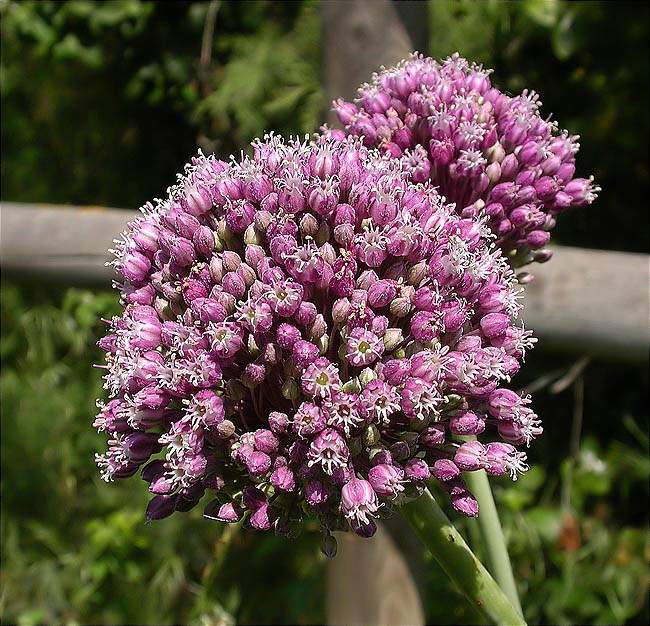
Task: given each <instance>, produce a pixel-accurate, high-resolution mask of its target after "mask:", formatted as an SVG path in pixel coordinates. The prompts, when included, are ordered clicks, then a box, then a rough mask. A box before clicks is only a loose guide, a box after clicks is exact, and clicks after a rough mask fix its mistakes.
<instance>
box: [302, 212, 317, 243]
mask: <svg viewBox="0 0 650 626" xmlns="http://www.w3.org/2000/svg"><path fill="white" fill-rule="evenodd" d="M318 226H319V224H318V220H317V219H316V218H315V217H314V216H313V215H312V214H311V213H305V214H304V215H303V216H302V218H301V219H300V224H299V225H298V227H299V228H300V234H301V235H302V236H303V237H314V236H315V235H316V233H317V232H318Z"/></svg>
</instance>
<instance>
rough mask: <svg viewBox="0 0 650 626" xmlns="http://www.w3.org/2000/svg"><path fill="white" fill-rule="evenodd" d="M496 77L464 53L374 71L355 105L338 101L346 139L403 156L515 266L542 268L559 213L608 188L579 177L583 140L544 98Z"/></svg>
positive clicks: (408, 167) (416, 177)
mask: <svg viewBox="0 0 650 626" xmlns="http://www.w3.org/2000/svg"><path fill="white" fill-rule="evenodd" d="M490 73H491V70H485V69H483V67H481V66H480V65H475V64H471V63H469V62H468V61H466V60H465V59H463V58H461V57H460V56H459V55H458V54H454V55H452V56H451V57H449V58H447V59H445V60H444V61H443V62H440V63H439V62H437V61H435V60H433V59H430V58H426V57H424V56H422V55H419V54H413V55H412V56H411V57H409V58H408V59H405V60H403V61H401V62H400V63H398V64H397V65H396V66H395V67H391V68H387V69H382V70H381V71H380V72H379V73H377V74H374V75H373V76H372V80H371V82H370V83H369V84H365V85H362V86H361V87H360V88H359V90H358V98H357V99H356V101H355V103H352V102H346V101H344V100H336V101H335V102H334V103H333V109H334V111H335V112H336V114H337V115H338V118H339V120H340V121H341V123H342V124H343V125H344V127H345V132H346V133H348V134H350V135H353V136H356V137H361V138H363V141H364V144H365V145H367V146H376V147H378V148H380V149H381V150H382V151H384V152H385V153H386V154H388V155H390V156H391V157H393V158H396V159H400V160H401V161H402V164H403V167H404V169H405V171H407V172H408V173H409V176H410V178H411V180H412V181H413V182H415V183H421V182H425V181H430V182H431V183H432V184H433V185H434V186H436V187H437V188H438V189H439V190H440V192H441V193H442V194H444V195H445V196H446V197H447V198H448V199H449V200H450V201H451V202H454V203H455V204H456V211H457V212H458V213H459V214H460V215H462V216H463V217H470V218H476V217H478V218H480V220H481V223H486V224H488V225H489V227H490V229H491V231H492V232H493V233H494V235H495V237H496V239H497V243H498V245H499V246H500V247H501V248H502V249H503V250H504V251H505V252H506V253H512V261H513V263H515V264H516V265H523V264H525V263H528V262H530V261H540V262H542V261H545V260H547V259H548V258H549V256H550V252H549V251H548V250H546V249H545V248H544V246H546V244H547V243H548V241H549V237H550V235H549V231H550V230H551V229H552V228H553V227H554V226H555V222H556V219H557V216H558V215H559V214H560V213H562V212H564V211H566V210H567V209H570V208H572V207H582V206H586V205H588V204H591V203H592V202H593V201H594V200H595V199H596V197H597V195H598V192H599V191H600V188H599V187H598V186H596V185H595V184H594V182H593V178H575V177H574V176H575V169H576V167H575V157H576V153H577V152H578V149H579V147H580V145H579V143H578V137H577V136H571V135H569V133H568V132H567V131H560V130H559V129H558V126H557V123H556V122H554V121H551V120H550V119H549V118H542V117H541V115H540V107H541V104H542V103H541V102H540V100H539V97H538V95H537V94H536V93H535V92H532V91H528V90H524V91H523V92H522V93H521V94H520V95H518V96H509V95H506V94H505V93H503V92H502V91H500V90H499V89H498V88H496V87H494V86H493V85H492V82H491V80H490ZM379 204H380V206H381V207H385V206H387V204H386V203H381V202H380V203H379ZM396 228H397V230H399V227H398V226H396ZM364 237H365V235H363V236H362V237H361V238H360V239H359V241H360V242H362V243H363V242H364ZM407 239H408V238H405V236H404V234H400V235H399V236H398V241H399V243H398V244H397V246H398V247H400V246H406V249H409V244H408V243H406V242H407ZM364 245H365V246H366V247H368V246H369V245H370V244H369V243H367V242H366V243H364ZM393 245H395V244H393ZM380 249H381V246H379V247H376V248H374V249H373V250H372V253H373V254H375V255H380V252H378V251H377V250H380Z"/></svg>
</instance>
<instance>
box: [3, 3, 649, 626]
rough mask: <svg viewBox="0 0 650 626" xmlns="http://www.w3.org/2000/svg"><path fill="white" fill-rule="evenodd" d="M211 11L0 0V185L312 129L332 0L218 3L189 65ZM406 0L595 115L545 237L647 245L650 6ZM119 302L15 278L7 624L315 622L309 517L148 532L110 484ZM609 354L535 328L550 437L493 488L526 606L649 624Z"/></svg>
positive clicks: (110, 198) (442, 33)
mask: <svg viewBox="0 0 650 626" xmlns="http://www.w3.org/2000/svg"><path fill="white" fill-rule="evenodd" d="M208 7H209V3H208V2H145V1H141V0H112V1H109V2H100V1H91V0H67V1H64V2H54V1H48V0H44V1H30V0H26V1H23V2H16V1H11V0H0V17H1V19H2V66H1V74H0V89H1V94H2V171H1V174H2V199H3V200H12V201H24V202H52V203H78V204H97V205H106V206H117V207H125V208H136V207H138V206H140V205H141V204H142V203H144V202H145V201H146V200H148V199H149V198H151V197H154V196H158V195H161V194H162V193H163V191H164V189H165V188H166V187H167V186H168V185H169V184H170V183H172V182H173V180H174V176H175V173H176V172H177V171H178V170H179V169H180V168H181V167H182V164H183V163H184V162H185V161H186V160H187V158H188V157H189V155H191V154H192V152H193V151H194V150H195V149H196V146H197V145H200V146H202V147H203V149H204V150H210V151H217V152H218V153H220V154H222V155H227V154H230V153H231V152H237V151H239V150H240V149H242V148H243V147H244V146H245V145H246V143H247V142H248V141H249V140H250V139H252V138H253V137H255V136H257V135H260V134H262V133H263V132H264V131H266V130H276V131H278V132H281V133H284V134H289V133H305V132H312V131H314V130H316V129H317V128H318V126H319V123H320V121H321V120H322V119H324V111H325V108H326V103H324V102H323V99H322V91H321V61H320V59H321V54H320V46H321V42H320V19H319V3H318V2H312V1H309V2H271V1H263V0H261V1H255V2H252V1H251V2H226V1H222V2H220V3H219V5H218V14H217V20H216V28H215V34H214V38H213V44H212V46H211V49H210V55H209V56H210V59H209V61H208V62H206V58H205V56H204V58H203V62H201V43H202V36H203V30H204V25H205V22H206V14H207V11H208ZM413 11H415V12H416V14H417V13H418V12H419V15H420V16H422V15H424V16H427V15H428V16H429V19H428V21H426V24H425V26H426V28H425V27H423V23H424V22H423V20H422V19H419V21H418V19H415V20H413V19H409V18H408V15H409V14H410V15H411V16H412V15H413ZM400 12H402V13H404V15H405V18H407V23H409V24H412V25H414V26H412V31H413V32H412V35H413V39H414V41H416V43H417V45H418V46H419V47H420V48H421V49H422V51H423V52H428V53H431V54H432V55H433V56H436V57H443V56H446V55H448V54H450V53H452V52H454V51H455V50H459V51H460V52H461V53H463V54H465V55H467V56H468V57H470V58H472V59H475V60H478V61H481V62H483V63H485V64H486V65H488V66H490V67H494V68H495V80H496V82H497V83H498V84H500V85H501V86H502V87H503V88H505V89H507V90H508V91H511V92H517V91H521V90H522V89H523V88H526V87H528V88H532V89H535V90H536V91H538V92H540V93H541V95H542V100H543V102H544V107H543V110H544V111H545V112H547V113H551V112H552V113H553V114H554V116H555V117H556V118H557V119H558V120H559V121H560V124H561V125H562V126H563V127H566V128H568V129H570V130H571V132H574V133H579V134H580V135H581V137H582V139H581V143H582V146H583V148H582V151H581V153H580V158H579V170H580V173H582V174H583V175H587V174H590V173H593V174H594V175H595V177H596V179H597V180H598V182H599V183H600V184H601V186H602V187H603V192H602V194H601V197H600V199H599V200H598V202H597V203H596V204H595V205H594V206H593V207H591V208H589V209H586V210H582V211H577V212H575V213H573V214H571V215H566V216H563V219H561V220H560V221H559V225H558V228H557V229H556V231H555V233H556V234H555V238H556V241H558V242H560V243H564V244H567V245H574V246H584V247H592V248H602V249H612V250H625V251H633V252H647V251H648V221H647V220H648V213H647V189H648V158H647V156H648V155H647V150H648V147H647V146H648V7H647V4H646V3H645V2H563V1H555V0H524V1H523V2H518V3H510V2H497V1H494V0H488V1H484V2H470V1H457V2H447V1H445V0H438V1H432V2H429V3H427V2H422V3H419V5H418V6H416V7H415V8H413V7H412V6H410V7H407V6H406V5H404V6H402V7H400ZM416 18H417V15H416ZM629 279H630V280H638V279H640V277H629ZM116 306H117V302H116V296H115V294H113V293H110V292H108V291H105V290H88V289H78V288H65V287H63V286H59V285H45V284H40V283H34V282H30V283H26V282H25V283H23V282H18V281H17V280H16V279H12V280H3V284H2V338H1V342H0V356H1V357H2V374H1V376H0V393H1V395H2V569H1V582H2V590H1V592H0V614H1V615H2V618H3V621H5V622H7V623H20V624H25V625H29V624H39V623H61V622H66V623H73V622H74V623H114V624H120V623H149V624H154V623H156V624H163V623H165V624H166V623H193V624H203V625H211V624H229V623H233V622H235V621H236V622H238V623H319V622H320V623H322V622H323V620H324V619H325V616H324V594H325V591H324V576H323V574H324V567H325V564H324V560H323V558H322V557H321V556H320V555H319V550H318V542H319V538H318V535H317V534H316V533H315V532H314V529H307V530H306V532H305V533H304V534H303V535H302V537H301V538H300V539H299V540H297V541H296V542H294V543H288V542H287V541H285V540H283V539H278V538H275V537H271V536H261V535H259V534H252V533H246V532H234V531H232V530H228V529H227V530H225V531H224V529H223V528H222V527H220V526H218V525H215V524H212V523H210V522H208V521H204V520H202V519H201V512H200V510H195V511H193V512H192V513H190V514H186V515H181V514H177V515H175V516H173V517H172V518H170V519H167V520H164V521H162V522H158V523H155V524H152V525H150V526H146V525H144V523H143V513H142V511H143V509H144V504H145V501H146V494H145V489H144V488H143V487H142V485H139V484H138V481H137V480H136V479H133V480H131V481H128V482H127V483H123V484H113V485H105V484H103V483H101V481H100V480H99V478H98V476H97V472H96V470H95V468H94V464H93V461H92V455H93V453H94V451H95V450H97V449H98V448H99V447H101V443H100V438H99V437H98V436H96V435H95V433H94V431H93V430H92V428H91V426H90V423H91V421H92V416H93V414H94V410H95V408H94V400H95V398H96V397H98V396H100V395H101V381H100V374H99V373H98V371H97V370H95V369H93V368H91V367H90V365H91V363H93V362H98V361H99V359H100V358H101V357H100V355H99V354H98V352H97V349H96V348H95V341H96V340H97V338H98V336H99V335H100V333H101V328H100V323H99V321H98V320H99V318H100V317H101V316H108V315H110V314H111V312H112V311H114V310H116ZM618 356H619V355H615V354H613V355H611V357H612V358H611V359H607V360H602V361H593V360H592V361H588V362H587V361H585V360H581V358H582V355H580V354H575V355H573V356H572V357H571V356H559V355H552V354H548V353H545V352H544V350H543V346H541V347H538V349H537V350H536V351H534V352H533V353H532V354H531V356H530V358H529V360H528V363H527V365H526V367H525V368H524V372H523V373H522V374H521V375H520V376H519V380H518V381H517V382H518V383H519V385H520V386H521V387H524V386H531V385H532V386H533V388H534V389H536V391H535V394H534V396H535V406H536V408H537V410H538V412H539V413H540V414H541V415H542V417H543V418H544V421H545V428H546V432H545V436H544V437H543V438H542V439H541V440H540V441H539V442H537V443H536V444H535V446H534V447H533V448H532V449H531V451H530V457H531V461H532V462H533V468H532V469H531V471H530V472H529V474H528V475H527V476H526V477H524V478H523V479H521V480H520V481H518V482H517V483H516V484H515V485H510V484H506V483H505V482H498V483H497V484H496V485H495V493H496V497H497V499H498V500H499V502H500V507H501V510H502V512H503V518H504V525H505V527H506V533H507V536H508V540H509V545H510V549H511V552H512V556H513V562H514V567H515V571H516V577H517V579H518V581H519V585H520V591H521V594H522V602H523V604H524V607H525V611H526V616H527V618H528V620H529V621H530V622H532V623H594V624H596V623H598V624H610V623H639V624H641V623H646V621H647V617H648V577H647V570H648V558H649V548H648V533H647V523H648V511H647V496H648V472H649V462H648V418H647V404H648V383H647V373H648V372H647V368H646V367H645V366H639V365H628V364H624V363H623V362H622V361H620V360H619V358H618ZM576 420H578V421H580V420H582V428H581V429H577V428H576ZM465 530H466V531H467V532H468V534H469V537H470V539H471V538H472V536H473V535H472V528H471V527H465ZM476 549H477V551H478V552H479V553H480V552H481V546H480V545H479V546H476ZM426 571H427V574H426V575H425V579H424V580H422V581H421V582H422V585H423V588H424V589H425V590H426V593H425V598H424V600H425V605H426V611H427V616H428V619H429V620H430V622H434V623H453V622H460V623H467V622H468V621H471V619H472V617H471V616H470V615H468V614H467V613H465V612H464V608H463V605H462V603H461V602H459V601H458V596H457V594H456V593H455V592H454V591H453V590H452V589H450V588H449V586H448V585H447V583H446V582H445V580H444V578H443V577H442V575H441V574H440V572H439V571H438V570H437V569H436V567H435V566H434V565H433V563H429V564H428V567H427V568H426Z"/></svg>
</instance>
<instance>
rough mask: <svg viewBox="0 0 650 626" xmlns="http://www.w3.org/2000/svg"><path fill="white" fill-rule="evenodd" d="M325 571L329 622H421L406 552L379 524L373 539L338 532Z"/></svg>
mask: <svg viewBox="0 0 650 626" xmlns="http://www.w3.org/2000/svg"><path fill="white" fill-rule="evenodd" d="M337 540H338V543H339V550H338V554H337V555H336V557H335V558H334V559H333V560H332V561H331V562H330V563H329V567H328V571H327V585H328V595H327V615H328V623H330V624H334V625H335V626H339V625H341V626H357V625H362V624H363V625H367V626H370V625H372V626H374V625H378V624H379V625H382V626H390V625H396V626H419V625H421V624H424V612H423V610H422V603H421V602H420V596H419V594H418V591H417V588H416V586H415V583H414V582H413V578H412V576H411V573H410V571H409V568H408V566H407V565H406V562H405V560H404V557H403V556H402V554H401V553H400V551H399V550H398V549H397V547H396V546H395V544H394V543H393V540H392V539H391V537H390V535H389V534H388V532H387V531H386V530H385V529H384V527H383V526H382V525H381V524H380V525H379V528H378V530H377V534H376V535H375V536H374V537H373V538H372V539H362V538H360V537H357V536H355V535H352V534H351V533H337Z"/></svg>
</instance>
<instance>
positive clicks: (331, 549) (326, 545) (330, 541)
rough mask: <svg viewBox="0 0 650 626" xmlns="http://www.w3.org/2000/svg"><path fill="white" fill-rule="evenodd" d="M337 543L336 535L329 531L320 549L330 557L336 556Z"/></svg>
mask: <svg viewBox="0 0 650 626" xmlns="http://www.w3.org/2000/svg"><path fill="white" fill-rule="evenodd" d="M336 550H337V543H336V537H334V535H332V534H330V533H327V534H326V535H323V539H322V540H321V542H320V551H321V552H322V553H323V554H324V555H325V556H326V557H327V558H328V559H333V558H334V557H335V556H336Z"/></svg>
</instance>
